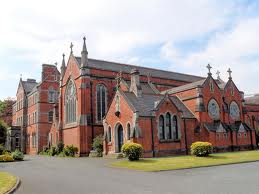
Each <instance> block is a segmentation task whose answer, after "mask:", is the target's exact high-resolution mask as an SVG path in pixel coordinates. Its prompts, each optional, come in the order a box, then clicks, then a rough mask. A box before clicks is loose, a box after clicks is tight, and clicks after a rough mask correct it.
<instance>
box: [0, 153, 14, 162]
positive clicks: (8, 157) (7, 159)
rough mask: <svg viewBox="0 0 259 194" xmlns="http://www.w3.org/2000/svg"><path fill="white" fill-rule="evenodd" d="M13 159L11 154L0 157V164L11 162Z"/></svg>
mask: <svg viewBox="0 0 259 194" xmlns="http://www.w3.org/2000/svg"><path fill="white" fill-rule="evenodd" d="M13 161H14V159H13V157H12V155H11V154H4V155H0V162H13Z"/></svg>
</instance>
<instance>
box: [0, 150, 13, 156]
mask: <svg viewBox="0 0 259 194" xmlns="http://www.w3.org/2000/svg"><path fill="white" fill-rule="evenodd" d="M2 154H3V155H5V154H11V151H9V150H4V151H3V152H2Z"/></svg>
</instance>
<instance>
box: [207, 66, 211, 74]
mask: <svg viewBox="0 0 259 194" xmlns="http://www.w3.org/2000/svg"><path fill="white" fill-rule="evenodd" d="M207 68H208V70H209V73H208V74H209V75H211V72H210V70H211V69H212V67H211V66H210V64H208V65H207Z"/></svg>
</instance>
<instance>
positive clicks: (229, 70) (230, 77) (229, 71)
mask: <svg viewBox="0 0 259 194" xmlns="http://www.w3.org/2000/svg"><path fill="white" fill-rule="evenodd" d="M231 73H232V71H231V69H230V68H228V74H229V77H228V78H229V79H232V76H231Z"/></svg>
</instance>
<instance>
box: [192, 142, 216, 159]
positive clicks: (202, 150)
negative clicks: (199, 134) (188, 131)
mask: <svg viewBox="0 0 259 194" xmlns="http://www.w3.org/2000/svg"><path fill="white" fill-rule="evenodd" d="M212 150H213V147H212V144H211V143H209V142H200V141H198V142H194V143H193V144H192V145H191V154H192V155H195V156H198V157H206V156H208V155H209V154H211V153H212Z"/></svg>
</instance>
